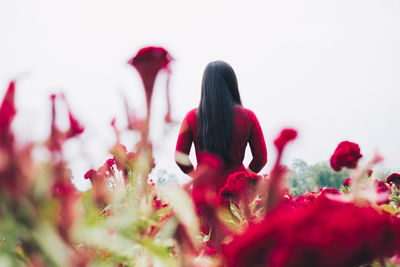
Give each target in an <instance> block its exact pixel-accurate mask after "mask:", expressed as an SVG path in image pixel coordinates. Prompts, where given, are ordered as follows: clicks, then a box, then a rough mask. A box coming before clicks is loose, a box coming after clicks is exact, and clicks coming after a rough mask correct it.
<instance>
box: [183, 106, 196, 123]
mask: <svg viewBox="0 0 400 267" xmlns="http://www.w3.org/2000/svg"><path fill="white" fill-rule="evenodd" d="M196 112H197V108H193V109H191V110H189V112H188V113H186V116H185V119H184V120H186V121H189V122H193V121H195V120H196V119H197V115H196Z"/></svg>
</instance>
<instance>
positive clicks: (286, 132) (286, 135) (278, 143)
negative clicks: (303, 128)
mask: <svg viewBox="0 0 400 267" xmlns="http://www.w3.org/2000/svg"><path fill="white" fill-rule="evenodd" d="M296 136H297V131H296V130H294V129H283V130H282V132H281V134H280V135H279V137H278V138H277V139H275V141H274V144H275V147H276V148H277V149H278V151H282V150H283V148H284V147H285V146H286V144H287V143H288V142H289V141H291V140H293V139H295V138H296Z"/></svg>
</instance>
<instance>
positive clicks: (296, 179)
mask: <svg viewBox="0 0 400 267" xmlns="http://www.w3.org/2000/svg"><path fill="white" fill-rule="evenodd" d="M348 177H350V172H349V171H348V170H347V169H342V171H340V172H335V171H334V170H332V168H331V167H330V165H329V163H328V162H327V161H324V162H319V163H316V164H313V165H308V164H307V163H306V162H305V161H304V160H301V159H295V160H294V161H293V164H292V166H291V168H290V170H289V175H288V178H287V186H288V189H289V192H290V193H291V194H293V195H294V196H298V195H301V194H304V193H305V192H310V191H318V190H319V188H322V187H328V188H336V189H340V187H341V186H342V185H343V182H344V180H346V179H347V178H348Z"/></svg>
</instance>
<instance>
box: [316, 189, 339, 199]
mask: <svg viewBox="0 0 400 267" xmlns="http://www.w3.org/2000/svg"><path fill="white" fill-rule="evenodd" d="M326 194H331V195H338V194H340V192H339V191H338V190H337V189H336V188H321V189H320V197H324V196H326Z"/></svg>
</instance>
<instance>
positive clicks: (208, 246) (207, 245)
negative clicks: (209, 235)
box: [203, 241, 218, 255]
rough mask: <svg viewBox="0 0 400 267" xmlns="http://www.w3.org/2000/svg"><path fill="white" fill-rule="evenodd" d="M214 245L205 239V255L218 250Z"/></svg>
mask: <svg viewBox="0 0 400 267" xmlns="http://www.w3.org/2000/svg"><path fill="white" fill-rule="evenodd" d="M214 246H215V245H214V244H213V242H211V241H206V242H204V243H203V249H204V254H205V255H215V254H217V253H218V250H217V249H216V248H215V247H214Z"/></svg>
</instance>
